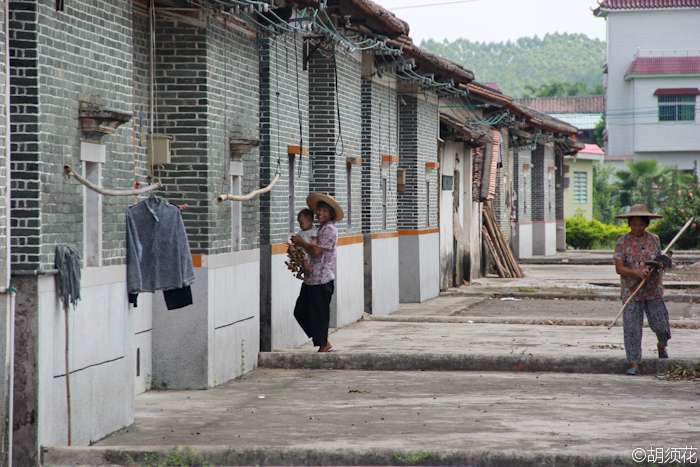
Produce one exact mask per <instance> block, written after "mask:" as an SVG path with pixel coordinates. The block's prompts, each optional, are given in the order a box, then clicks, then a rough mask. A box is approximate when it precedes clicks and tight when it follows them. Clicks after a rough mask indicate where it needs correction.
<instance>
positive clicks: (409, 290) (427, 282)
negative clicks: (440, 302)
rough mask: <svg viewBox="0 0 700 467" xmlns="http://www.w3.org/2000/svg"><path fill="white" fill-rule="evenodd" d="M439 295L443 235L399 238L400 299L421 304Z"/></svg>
mask: <svg viewBox="0 0 700 467" xmlns="http://www.w3.org/2000/svg"><path fill="white" fill-rule="evenodd" d="M439 294H440V234H439V233H438V232H434V233H433V232H431V233H426V234H423V235H400V236H399V300H400V301H401V302H402V303H419V302H424V301H426V300H429V299H431V298H434V297H437V296H438V295H439Z"/></svg>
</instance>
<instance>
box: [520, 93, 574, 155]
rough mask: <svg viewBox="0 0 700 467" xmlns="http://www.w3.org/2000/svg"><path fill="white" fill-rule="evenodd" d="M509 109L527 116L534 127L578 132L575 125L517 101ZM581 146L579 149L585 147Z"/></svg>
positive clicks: (560, 131)
mask: <svg viewBox="0 0 700 467" xmlns="http://www.w3.org/2000/svg"><path fill="white" fill-rule="evenodd" d="M508 110H510V112H511V113H513V114H515V115H517V116H519V117H523V118H525V120H526V121H527V124H528V125H529V126H532V127H533V128H539V129H543V130H546V131H553V132H555V133H561V134H569V135H575V134H576V133H578V128H576V127H575V126H573V125H569V124H568V123H566V122H564V121H562V120H559V119H557V118H554V117H551V116H549V115H547V114H545V113H543V112H539V111H537V110H534V109H531V108H529V107H527V106H525V105H523V104H519V103H516V102H515V101H513V102H511V103H510V104H509V105H508ZM577 144H578V142H577ZM580 146H581V147H580V148H579V149H583V144H582V143H581V144H580Z"/></svg>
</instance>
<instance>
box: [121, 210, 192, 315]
mask: <svg viewBox="0 0 700 467" xmlns="http://www.w3.org/2000/svg"><path fill="white" fill-rule="evenodd" d="M126 227H127V228H126V247H127V253H126V270H127V286H128V289H129V303H132V304H133V305H134V306H137V296H138V294H139V293H142V292H151V293H152V292H155V291H156V290H163V291H164V295H165V298H166V305H167V306H168V309H169V310H174V309H176V308H182V307H184V306H187V305H191V304H192V292H191V290H190V285H191V284H192V283H193V282H194V280H195V277H194V267H193V265H192V254H191V253H190V244H189V242H188V241H187V233H186V232H185V223H184V221H183V220H182V213H181V212H180V209H178V207H177V206H175V205H172V204H170V203H168V202H167V201H166V200H164V199H163V198H161V197H159V196H151V197H149V198H148V199H146V200H144V201H142V202H140V203H139V204H137V205H135V206H131V207H130V208H129V210H128V212H127V213H126Z"/></svg>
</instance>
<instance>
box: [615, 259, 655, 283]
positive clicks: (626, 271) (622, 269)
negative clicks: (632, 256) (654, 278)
mask: <svg viewBox="0 0 700 467" xmlns="http://www.w3.org/2000/svg"><path fill="white" fill-rule="evenodd" d="M615 272H617V273H618V274H619V275H621V276H637V277H639V278H640V279H642V280H644V279H647V278H649V276H650V275H651V272H650V271H649V270H648V269H632V268H628V267H627V266H625V261H624V260H621V259H616V260H615Z"/></svg>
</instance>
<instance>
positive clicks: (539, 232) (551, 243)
mask: <svg viewBox="0 0 700 467" xmlns="http://www.w3.org/2000/svg"><path fill="white" fill-rule="evenodd" d="M532 254H533V255H544V256H551V255H555V254H557V221H538V222H533V223H532Z"/></svg>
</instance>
